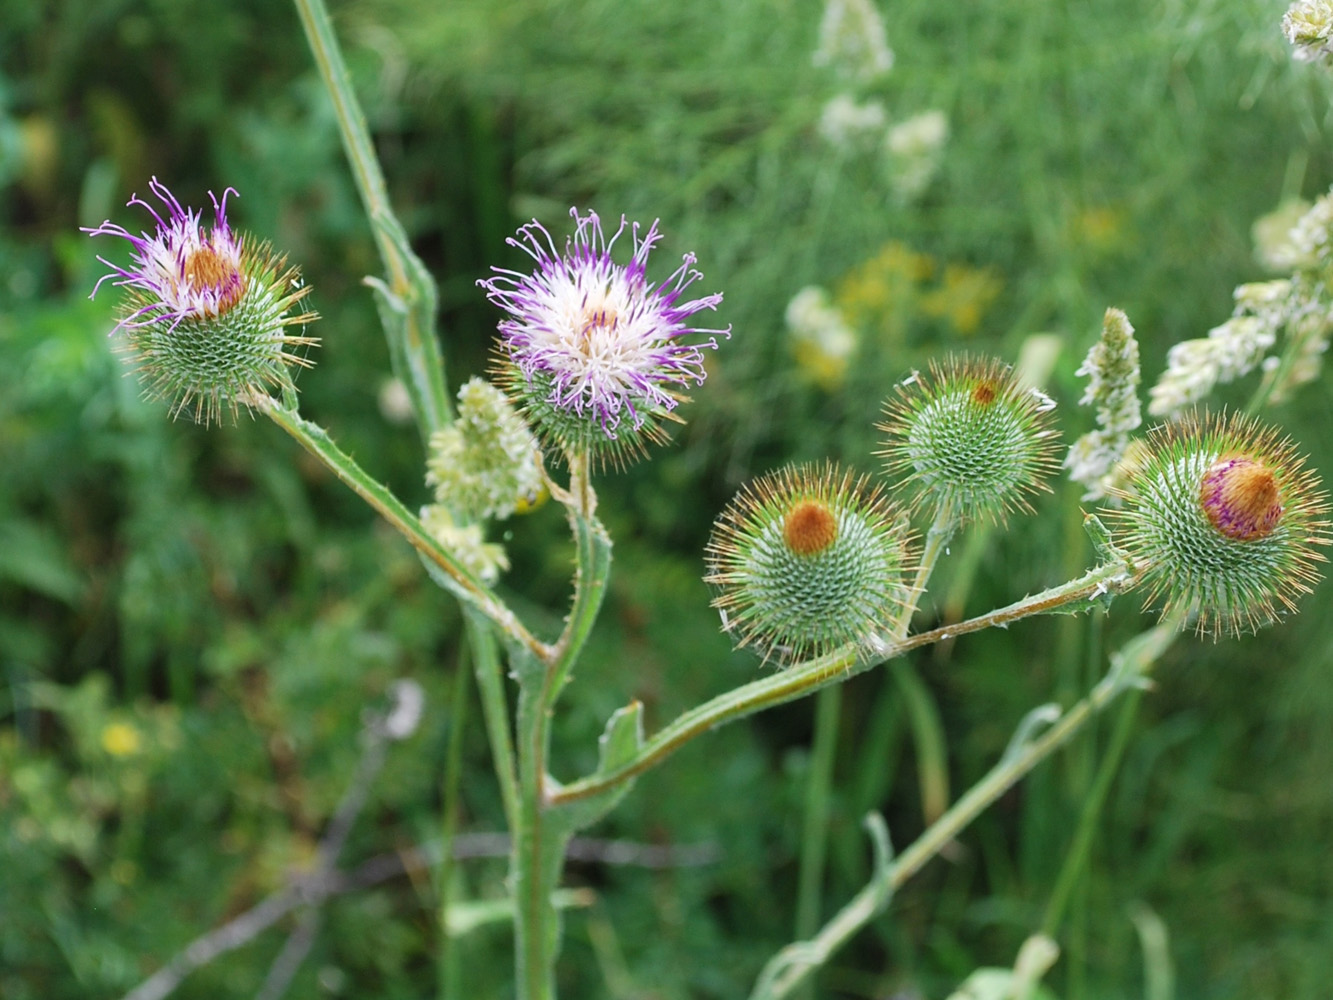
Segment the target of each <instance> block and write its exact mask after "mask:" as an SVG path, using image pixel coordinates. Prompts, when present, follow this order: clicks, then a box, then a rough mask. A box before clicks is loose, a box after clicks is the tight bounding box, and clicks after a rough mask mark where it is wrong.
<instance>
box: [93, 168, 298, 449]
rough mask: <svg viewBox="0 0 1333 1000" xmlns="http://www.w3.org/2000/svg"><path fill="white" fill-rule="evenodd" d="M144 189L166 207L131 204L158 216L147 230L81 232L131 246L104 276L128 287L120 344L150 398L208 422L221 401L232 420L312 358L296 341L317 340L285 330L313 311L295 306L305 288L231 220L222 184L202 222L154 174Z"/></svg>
mask: <svg viewBox="0 0 1333 1000" xmlns="http://www.w3.org/2000/svg"><path fill="white" fill-rule="evenodd" d="M149 186H150V187H151V189H152V191H153V194H155V195H156V196H157V198H158V200H159V201H161V202H162V204H163V205H164V206H165V208H166V218H163V217H162V215H159V214H158V212H157V210H156V209H154V208H153V207H152V206H151V205H149V204H148V203H147V202H146V201H144V200H143V199H141V198H140V197H139V196H138V195H135V196H134V197H132V198H131V199H130V200H129V202H128V204H130V205H140V206H142V207H143V208H145V209H147V210H148V211H149V213H150V214H151V215H152V216H153V218H154V219H155V220H156V222H157V225H156V229H155V231H154V233H153V235H151V236H150V235H149V234H148V233H147V232H144V233H142V234H140V235H139V236H135V235H134V234H133V233H131V232H130V231H129V230H127V229H125V228H124V227H122V226H118V225H115V224H114V223H112V222H110V221H109V220H108V221H107V222H103V223H102V224H101V225H100V226H98V227H97V228H96V229H85V230H84V232H86V233H88V234H89V235H92V236H119V237H121V238H122V239H125V240H128V241H129V243H130V245H131V246H132V247H133V255H132V256H133V260H132V263H131V265H130V266H129V267H128V268H126V267H120V266H119V265H116V264H112V263H111V262H110V261H108V260H106V259H105V258H102V257H98V258H97V259H98V260H100V261H101V262H102V263H103V264H105V265H106V266H107V267H109V268H111V273H110V274H106V275H103V276H102V278H101V279H99V280H98V282H97V285H96V286H94V288H93V295H96V294H97V289H98V288H100V287H101V286H102V282H103V281H106V280H108V279H115V280H113V281H112V284H115V285H119V286H121V287H122V288H125V289H126V298H125V304H124V307H123V311H122V315H121V318H120V322H119V323H117V324H116V327H115V329H113V330H112V331H111V332H112V333H113V334H115V333H117V332H119V331H124V338H125V346H124V350H125V352H126V353H127V354H128V356H129V357H130V358H131V360H132V362H133V363H134V364H135V365H136V367H137V370H138V371H139V372H141V373H142V376H143V378H144V379H145V381H146V382H147V392H148V394H149V395H150V396H153V397H156V398H162V399H167V400H169V401H170V402H171V408H172V414H173V416H174V415H177V414H179V413H181V412H182V411H186V410H192V411H193V412H194V416H195V419H196V420H199V421H201V422H202V423H204V424H209V423H212V422H214V421H216V420H219V419H220V418H221V416H222V410H223V407H224V406H225V407H226V408H227V409H228V410H229V411H230V412H231V415H232V417H233V418H235V415H236V410H237V407H238V406H249V405H250V404H251V401H252V400H253V399H254V398H255V396H256V395H258V394H260V393H263V392H265V391H266V390H268V389H270V388H281V389H289V390H290V389H293V388H294V387H293V384H292V378H291V374H290V372H289V371H288V366H290V365H296V366H300V367H308V366H309V365H310V362H309V361H308V360H307V359H306V358H305V357H304V356H303V355H301V354H295V353H292V350H291V349H292V348H299V347H307V346H310V345H313V344H316V343H318V341H317V340H315V339H314V338H312V337H307V336H304V335H303V334H294V333H291V332H289V329H290V328H292V327H299V328H301V329H304V327H305V324H307V323H310V322H312V321H313V320H314V319H315V318H316V316H315V314H314V313H311V312H302V313H299V314H298V313H295V312H294V311H293V310H294V307H295V306H296V305H297V303H299V302H300V301H301V300H302V299H303V298H305V297H306V295H307V294H308V293H309V291H310V289H309V287H307V286H304V285H302V284H301V281H300V278H299V275H298V272H297V269H296V268H294V267H290V268H289V267H288V266H287V263H286V258H284V257H281V256H278V255H275V254H274V253H273V250H272V248H271V247H270V246H269V245H268V244H266V243H265V244H261V245H255V244H253V243H252V242H251V241H250V240H248V239H247V238H246V237H244V236H243V235H241V234H238V233H236V232H234V231H233V230H232V228H231V226H230V225H229V224H228V222H227V196H228V195H229V194H235V193H236V192H235V190H234V189H232V188H227V190H226V191H224V192H223V193H222V200H221V201H219V200H218V199H217V197H216V196H214V195H213V194H212V193H211V192H210V194H209V197H210V198H211V199H212V201H213V215H214V223H213V228H212V229H206V228H205V227H204V226H203V224H202V222H201V216H202V213H201V212H200V211H197V210H193V209H186V208H184V207H182V205H181V204H180V202H179V201H177V200H176V197H175V195H173V194H172V193H171V192H170V191H169V190H168V189H167V188H166V186H165V185H163V184H161V183H160V182H159V181H158V179H157V178H156V177H154V178H153V179H152V181H151V182H150V184H149Z"/></svg>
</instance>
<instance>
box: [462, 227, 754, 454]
mask: <svg viewBox="0 0 1333 1000" xmlns="http://www.w3.org/2000/svg"><path fill="white" fill-rule="evenodd" d="M570 216H571V217H572V218H573V219H574V221H575V224H576V228H575V231H574V235H573V236H571V237H569V239H568V240H567V241H566V244H565V250H564V253H561V252H560V251H559V250H558V249H557V248H556V245H555V241H554V240H553V239H552V237H551V234H550V233H549V232H548V231H547V230H546V228H545V227H544V226H542V224H541V223H539V222H537V221H536V220H533V221H532V222H531V223H529V224H528V225H525V226H522V227H520V228H519V230H518V234H519V237H521V238H520V239H515V238H512V237H511V238H510V239H509V240H508V241H507V242H508V243H509V244H510V245H512V246H516V247H518V248H519V249H521V250H523V251H524V252H525V253H526V254H528V256H530V257H531V258H532V259H533V260H534V261H536V264H537V266H536V270H535V271H534V272H533V273H531V274H524V273H520V272H518V271H510V270H506V269H503V268H498V267H493V268H492V269H491V270H492V271H494V272H495V276H494V277H491V278H487V279H484V280H481V281H478V282H477V284H478V285H480V286H481V287H482V288H485V289H486V293H487V297H488V298H489V299H490V300H491V301H492V302H494V303H495V304H496V305H497V306H499V307H500V308H501V309H503V310H504V311H505V312H506V313H508V318H506V319H503V320H501V321H500V323H499V331H500V345H499V352H500V364H499V369H500V371H499V375H500V380H501V383H502V384H503V385H504V386H505V388H506V389H507V390H508V391H509V393H510V394H511V395H512V396H513V397H515V398H516V399H517V400H519V401H520V402H521V404H522V406H523V411H524V415H525V416H526V417H527V419H528V420H529V422H531V423H532V424H533V425H534V426H535V427H536V428H537V430H538V431H539V432H540V434H541V435H542V436H543V437H544V438H545V439H546V440H547V441H548V442H550V443H552V444H554V445H556V446H557V447H558V448H559V449H560V450H562V451H564V452H565V453H566V454H572V455H577V454H581V453H589V454H591V455H593V457H594V458H597V459H606V458H610V459H612V460H613V461H616V462H617V463H619V462H621V461H623V460H624V459H625V458H626V456H627V455H629V454H632V453H635V452H641V451H642V450H643V446H644V444H645V442H648V441H657V440H660V439H661V438H663V437H664V435H663V432H662V427H661V424H662V421H663V420H677V419H678V418H676V417H675V415H674V413H673V411H674V410H675V408H676V406H677V405H678V404H679V403H680V402H681V401H682V400H683V399H684V398H685V397H684V396H682V395H681V392H680V390H682V389H685V388H687V387H688V386H690V385H691V384H693V385H699V384H701V383H702V382H703V381H704V378H705V371H704V354H703V349H704V348H713V349H716V348H717V337H716V335H717V334H721V335H723V336H727V337H729V336H730V335H731V327H729V326H728V327H727V328H726V329H710V328H705V327H693V326H691V325H690V323H691V317H692V316H694V314H695V313H698V312H701V311H702V310H704V309H716V308H717V304H718V303H719V302H721V301H722V295H721V293H714V294H712V295H705V296H702V297H700V298H696V299H689V300H685V296H684V293H685V290H686V289H687V288H688V287H689V286H690V285H692V284H693V283H694V282H695V281H696V280H697V279H699V278H701V277H702V274H701V273H700V272H699V271H698V270H696V269H695V267H694V263H695V257H694V255H693V254H685V255H684V257H683V258H682V260H681V264H680V266H679V267H678V268H677V269H676V270H675V271H674V272H673V273H672V274H671V275H670V276H669V277H668V278H667V279H666V281H664V282H662V283H660V284H652V283H651V282H649V280H648V277H647V261H648V256H649V253H650V252H651V251H652V249H653V246H654V245H655V244H656V243H657V241H658V240H659V239H660V238H661V234H660V233H659V232H658V229H657V222H653V224H652V225H651V226H650V227H648V231H647V232H646V233H643V232H642V231H641V227H640V225H639V223H637V222H635V223H630V222H628V221H627V220H626V219H625V218H624V217H623V216H622V217H621V220H620V226H619V227H618V228H617V229H616V231H615V232H614V233H613V234H612V235H611V237H610V238H609V239H608V238H607V237H606V234H605V233H604V232H603V230H602V223H601V219H599V218H598V216H597V214H596V213H595V212H589V213H588V214H587V215H582V216H581V215H579V212H578V209H576V208H575V209H570ZM627 229H628V230H629V232H630V238H631V240H632V242H633V248H634V249H633V256H632V258H631V260H630V261H629V263H628V264H617V263H616V262H615V261H614V260H613V259H612V250H613V248H614V247H615V244H616V241H617V240H619V239H620V237H621V236H622V235H623V234H624V233H625V231H626V230H627ZM699 335H710V336H706V339H703V340H699V339H691V338H697V336H699Z"/></svg>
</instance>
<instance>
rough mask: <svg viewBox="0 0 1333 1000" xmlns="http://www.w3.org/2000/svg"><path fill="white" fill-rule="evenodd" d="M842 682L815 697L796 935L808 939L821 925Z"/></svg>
mask: <svg viewBox="0 0 1333 1000" xmlns="http://www.w3.org/2000/svg"><path fill="white" fill-rule="evenodd" d="M841 710H842V685H840V684H839V685H833V686H831V687H826V688H824V689H823V690H822V691H820V692H819V697H818V698H816V699H815V739H814V749H813V751H812V753H811V755H810V774H809V777H808V778H807V781H806V786H805V828H804V829H803V830H802V832H801V861H800V870H799V872H798V875H797V890H796V936H797V937H798V938H807V937H809V936H810V935H811V934H813V933H814V932H815V930H816V929H817V928H818V927H819V911H820V897H821V892H820V887H821V885H822V883H823V881H824V863H825V859H826V856H827V847H828V819H829V800H830V797H831V796H830V789H831V787H832V785H833V761H834V758H835V756H836V753H835V751H836V750H837V747H838V721H839V716H840V715H841Z"/></svg>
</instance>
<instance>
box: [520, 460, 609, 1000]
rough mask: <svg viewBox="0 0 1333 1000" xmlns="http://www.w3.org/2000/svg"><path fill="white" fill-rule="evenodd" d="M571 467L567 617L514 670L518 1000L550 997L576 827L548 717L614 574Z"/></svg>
mask: <svg viewBox="0 0 1333 1000" xmlns="http://www.w3.org/2000/svg"><path fill="white" fill-rule="evenodd" d="M571 469H572V474H571V481H570V492H569V493H568V494H564V495H563V496H562V502H564V503H565V506H566V509H567V510H568V513H569V523H570V531H571V532H572V534H573V536H574V543H575V553H576V558H577V569H576V571H575V575H574V598H573V602H572V605H571V607H570V612H569V617H568V619H567V620H566V622H565V628H564V631H563V632H562V634H561V636H560V638H559V639H558V640H557V641H556V643H555V645H554V646H552V647H550V649H549V650H547V651H546V655H545V656H543V657H541V658H540V659H538V660H533V659H532V658H530V657H525V658H524V659H523V660H522V661H521V662H520V663H519V665H518V677H519V702H518V726H517V732H518V774H519V803H518V810H517V816H518V823H517V825H516V827H515V828H514V848H513V855H512V858H511V872H512V875H513V883H514V896H515V909H514V947H515V955H516V968H517V976H518V995H519V997H520V1000H552V998H553V997H554V996H555V960H556V957H557V955H558V953H559V949H560V914H559V911H558V910H557V909H556V907H555V905H554V902H553V895H554V893H555V889H556V886H557V885H558V884H559V881H560V874H561V871H562V869H563V867H564V858H565V849H566V847H567V846H568V844H569V839H570V837H571V836H573V834H574V826H573V825H572V824H571V823H569V822H568V821H567V817H566V816H564V815H557V814H556V812H555V811H554V807H553V805H552V795H551V791H550V788H549V787H548V786H549V785H550V783H551V782H550V778H549V776H548V774H547V760H548V757H549V755H550V742H551V719H552V717H553V716H554V714H555V704H556V701H557V700H558V698H559V696H560V691H561V689H562V688H563V687H564V685H565V684H566V682H567V681H568V680H569V676H570V674H571V672H572V670H573V666H574V663H575V662H576V661H577V660H578V657H579V654H580V653H582V651H583V647H584V644H585V643H586V641H587V639H588V636H589V634H590V633H591V631H592V627H593V624H594V623H595V622H596V620H597V615H598V613H599V612H600V610H601V607H602V600H603V598H604V597H605V596H606V586H607V580H608V578H609V576H610V572H611V539H610V536H608V535H607V533H606V529H604V528H603V527H602V525H601V523H600V522H598V521H597V519H596V518H595V517H594V516H593V512H594V510H595V507H596V495H595V494H594V493H593V491H592V487H591V485H590V484H589V482H588V477H587V472H586V465H583V464H576V463H573V462H571Z"/></svg>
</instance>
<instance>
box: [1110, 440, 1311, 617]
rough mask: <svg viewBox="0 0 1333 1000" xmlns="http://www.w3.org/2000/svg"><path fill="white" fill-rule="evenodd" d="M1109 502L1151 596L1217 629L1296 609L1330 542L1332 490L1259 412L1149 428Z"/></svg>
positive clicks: (1122, 542)
mask: <svg viewBox="0 0 1333 1000" xmlns="http://www.w3.org/2000/svg"><path fill="white" fill-rule="evenodd" d="M1114 494H1115V495H1117V496H1119V497H1120V498H1121V499H1122V500H1123V501H1124V507H1123V508H1122V509H1121V510H1117V511H1110V512H1108V513H1109V515H1110V518H1111V520H1112V523H1113V524H1114V526H1115V527H1114V534H1115V536H1116V542H1117V544H1118V545H1119V546H1120V547H1121V548H1123V549H1124V550H1125V551H1126V552H1127V553H1128V554H1129V556H1130V559H1131V560H1132V561H1133V562H1134V563H1136V564H1137V565H1138V566H1139V569H1140V572H1142V573H1143V574H1144V582H1145V584H1146V585H1147V586H1148V588H1149V591H1148V597H1147V599H1146V602H1145V604H1146V605H1153V604H1156V603H1158V602H1159V601H1160V602H1161V604H1162V606H1163V611H1164V613H1166V614H1170V613H1173V612H1177V611H1185V612H1189V613H1193V614H1197V616H1198V622H1197V630H1198V632H1199V633H1200V634H1209V635H1212V636H1213V637H1214V638H1217V637H1218V636H1219V635H1221V634H1223V633H1228V634H1233V635H1239V634H1241V633H1242V632H1245V631H1250V632H1253V631H1257V630H1258V629H1259V628H1260V627H1262V626H1264V625H1267V624H1270V623H1271V622H1273V621H1276V620H1277V618H1278V617H1279V614H1280V612H1281V611H1283V610H1286V611H1294V610H1295V609H1296V605H1295V598H1296V597H1297V596H1298V595H1299V594H1303V593H1309V591H1310V589H1311V587H1312V586H1313V585H1314V583H1315V582H1316V581H1317V580H1318V574H1317V573H1316V572H1315V569H1314V565H1313V564H1314V563H1315V562H1322V561H1324V556H1323V555H1322V554H1320V553H1319V552H1317V551H1316V550H1315V549H1314V548H1313V546H1319V545H1327V544H1329V536H1328V522H1326V521H1323V520H1320V519H1319V518H1320V515H1322V514H1324V513H1326V512H1327V510H1328V504H1327V497H1326V495H1325V494H1324V493H1323V492H1322V491H1321V489H1320V484H1319V480H1318V477H1317V476H1316V475H1315V474H1314V473H1313V472H1312V471H1310V470H1308V469H1306V468H1304V460H1303V459H1301V458H1300V457H1298V456H1297V455H1296V452H1295V450H1294V447H1293V446H1292V444H1291V442H1290V440H1287V439H1280V438H1279V436H1278V433H1277V432H1276V431H1275V430H1273V429H1271V428H1267V427H1264V426H1262V425H1261V424H1259V423H1258V422H1257V421H1255V420H1254V419H1252V418H1250V417H1244V416H1238V415H1233V416H1231V417H1230V418H1225V419H1223V418H1210V417H1202V418H1201V417H1198V416H1196V415H1195V414H1189V415H1187V416H1186V417H1185V418H1184V419H1182V420H1181V421H1179V422H1178V423H1172V424H1168V425H1166V426H1164V427H1157V428H1155V429H1154V430H1153V431H1152V432H1150V433H1149V435H1148V438H1147V441H1146V448H1145V451H1144V454H1142V455H1141V456H1140V457H1139V460H1138V461H1137V463H1136V464H1135V466H1134V467H1133V468H1132V469H1130V470H1129V472H1128V475H1127V478H1126V481H1125V484H1124V486H1123V487H1122V488H1117V489H1116V490H1114Z"/></svg>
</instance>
